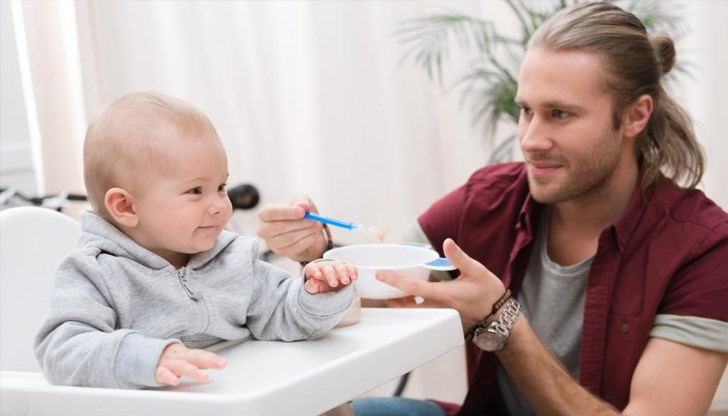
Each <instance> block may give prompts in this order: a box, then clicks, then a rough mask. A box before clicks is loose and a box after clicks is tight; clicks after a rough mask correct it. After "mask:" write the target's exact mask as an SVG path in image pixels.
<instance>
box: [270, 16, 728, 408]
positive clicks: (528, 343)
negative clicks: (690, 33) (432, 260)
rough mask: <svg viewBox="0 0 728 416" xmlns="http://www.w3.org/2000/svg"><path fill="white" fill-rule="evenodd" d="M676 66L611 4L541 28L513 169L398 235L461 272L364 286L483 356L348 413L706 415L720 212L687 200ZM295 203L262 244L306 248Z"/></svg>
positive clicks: (451, 199) (688, 150)
mask: <svg viewBox="0 0 728 416" xmlns="http://www.w3.org/2000/svg"><path fill="white" fill-rule="evenodd" d="M674 61H675V50H674V45H673V43H672V40H670V39H669V38H667V37H664V36H662V37H649V36H648V35H647V33H646V31H645V29H644V27H643V26H642V24H641V23H640V21H639V20H638V19H637V18H636V17H634V16H633V15H632V14H630V13H627V12H625V11H623V10H621V9H619V8H618V7H616V6H613V5H611V4H608V3H584V4H578V5H574V6H571V7H569V8H567V9H565V10H563V11H561V12H560V13H558V14H557V15H555V16H554V17H552V18H551V19H549V21H547V22H546V23H544V25H542V27H540V28H539V30H538V31H537V32H536V33H535V34H534V35H533V37H532V39H531V41H530V43H529V46H528V52H527V54H526V57H525V59H524V61H523V63H522V66H521V70H520V73H519V79H518V92H517V97H516V102H517V104H518V105H519V106H520V108H521V116H520V121H519V128H518V136H519V140H520V146H521V150H522V152H523V155H524V160H525V162H524V163H511V164H503V165H495V166H490V167H486V168H483V169H481V170H479V171H477V172H475V173H474V174H473V175H472V176H471V178H470V179H469V181H468V182H467V183H466V184H465V185H463V186H462V187H460V188H458V189H456V190H455V191H453V192H452V193H450V194H449V195H447V196H445V197H444V198H442V199H441V200H440V201H438V202H436V203H435V204H434V205H433V206H432V207H430V209H428V211H426V212H425V213H424V214H423V215H421V216H420V217H419V218H418V221H417V223H416V224H415V225H414V227H412V229H411V230H409V231H408V236H409V237H410V239H413V240H417V241H427V242H429V243H430V244H432V246H433V247H443V251H444V254H445V255H446V256H447V257H448V258H450V259H451V261H452V262H453V263H454V264H455V266H457V267H458V269H459V271H460V274H459V276H458V277H457V278H456V279H455V280H453V281H451V282H416V281H413V280H411V279H408V278H406V277H405V276H399V275H395V274H393V273H388V272H380V273H379V275H378V277H379V278H380V279H381V280H382V281H384V282H386V283H389V284H391V285H393V286H396V287H398V288H400V289H402V290H404V291H405V292H407V293H409V294H411V295H414V296H420V297H423V298H424V299H425V302H424V303H423V304H422V305H419V306H429V307H432V306H442V307H450V308H454V309H456V310H458V311H459V312H460V315H461V318H462V321H463V328H464V329H465V330H466V335H467V336H468V338H470V337H471V336H472V338H473V341H474V342H475V344H476V345H477V346H478V347H479V348H477V347H473V346H472V345H471V346H470V348H469V350H468V363H469V379H470V387H469V391H468V395H467V397H466V399H465V402H464V403H463V404H462V407H459V406H453V405H448V404H438V405H437V406H436V405H435V404H434V403H433V402H421V401H408V400H404V399H393V398H388V399H360V400H355V401H354V402H353V407H354V410H355V411H356V413H357V414H358V415H379V414H382V415H384V414H389V415H397V414H401V415H405V414H425V413H426V414H433V415H435V414H441V415H442V414H446V413H447V414H455V413H458V412H459V414H466V415H471V414H472V415H478V414H488V415H491V414H519V415H521V414H535V413H539V414H578V415H593V414H618V413H619V412H620V411H621V412H623V413H624V414H630V415H704V414H705V413H706V411H707V409H708V406H709V405H710V402H711V399H712V397H713V395H714V394H715V389H716V387H717V385H718V382H719V380H720V377H721V375H722V374H723V371H724V369H725V367H726V362H727V361H728V278H727V277H726V274H725V270H726V269H727V268H728V214H726V213H725V212H723V211H722V210H721V209H720V208H718V207H717V206H716V205H715V204H714V203H712V202H711V201H710V200H709V199H707V198H706V197H705V196H704V195H703V194H702V192H700V191H698V190H695V189H694V188H695V186H696V185H697V184H698V183H699V182H700V179H701V176H702V173H703V155H702V151H701V149H700V147H699V145H698V144H697V140H696V139H695V137H694V134H693V132H692V127H691V124H690V121H689V119H688V118H687V116H685V115H684V113H683V112H682V110H681V109H680V107H679V106H678V105H677V104H676V103H675V102H674V101H672V99H671V98H670V97H669V96H668V95H667V94H666V93H665V91H664V90H663V88H662V86H661V85H660V79H661V77H662V76H663V75H664V74H666V73H667V72H669V70H670V69H671V67H672V65H673V63H674ZM307 208H313V209H315V207H310V206H309V205H307V203H305V202H304V203H301V204H299V205H298V206H288V207H283V206H268V207H265V208H263V209H262V210H261V212H260V218H261V220H262V221H263V224H262V225H261V228H260V230H259V235H260V236H261V237H263V238H265V239H266V241H267V243H268V246H269V247H270V248H272V249H273V250H274V251H276V252H277V253H279V254H283V255H287V256H289V257H292V258H296V259H298V260H309V259H312V258H314V257H316V256H317V255H320V253H321V251H322V250H323V248H324V246H325V244H326V241H325V238H323V237H322V233H321V232H320V228H318V227H319V226H318V225H315V224H308V223H307V222H306V221H302V220H301V218H302V217H303V210H304V209H307ZM455 242H457V245H456V244H455ZM458 246H459V247H458ZM460 247H462V250H461V248H460ZM465 253H468V254H469V255H470V256H472V258H471V257H469V256H468V255H466V254H465ZM506 287H507V288H509V289H510V292H511V293H512V298H511V299H508V292H505V291H504V288H506ZM411 306H412V307H417V306H415V305H411ZM484 317H485V318H484Z"/></svg>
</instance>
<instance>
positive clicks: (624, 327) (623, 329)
mask: <svg viewBox="0 0 728 416" xmlns="http://www.w3.org/2000/svg"><path fill="white" fill-rule="evenodd" d="M619 330H620V331H622V332H623V333H625V334H626V333H627V332H629V324H622V326H620V327H619Z"/></svg>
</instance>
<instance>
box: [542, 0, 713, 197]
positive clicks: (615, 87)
mask: <svg viewBox="0 0 728 416" xmlns="http://www.w3.org/2000/svg"><path fill="white" fill-rule="evenodd" d="M528 47H529V48H532V47H543V48H546V49H550V50H573V51H584V52H587V53H592V54H594V55H596V56H599V57H600V58H601V59H602V60H603V62H604V63H605V67H604V75H605V76H604V83H605V85H604V87H605V88H606V90H607V91H609V92H610V93H611V94H612V96H613V97H614V114H613V117H614V119H613V125H614V127H615V129H616V128H619V126H620V125H621V122H622V120H621V112H622V111H621V110H623V109H624V108H626V107H627V106H629V105H630V104H633V103H634V102H635V101H636V100H637V99H638V98H639V97H641V96H643V95H645V94H648V95H649V96H651V97H652V100H653V102H654V109H653V112H652V115H651V117H650V120H649V122H648V124H647V127H646V128H645V130H644V131H642V133H640V135H639V136H638V137H637V140H636V141H635V154H636V155H637V157H638V161H639V163H640V166H641V169H642V172H643V176H642V190H643V192H644V191H646V190H647V188H648V187H649V186H650V185H651V184H652V183H653V182H654V181H655V180H657V179H658V178H659V177H660V176H662V175H665V176H667V177H668V178H670V179H671V180H672V181H673V182H674V183H675V184H678V185H680V184H681V183H682V184H683V186H685V187H686V188H690V189H692V188H694V187H695V186H697V184H698V183H700V180H701V179H702V176H703V172H704V170H705V157H704V155H703V150H702V148H701V147H700V144H699V143H698V141H697V138H696V137H695V133H694V131H693V126H692V122H691V121H690V118H689V117H688V115H687V114H686V113H685V111H684V110H683V109H682V108H681V107H680V105H678V104H677V103H676V102H675V101H674V100H673V99H672V98H671V97H670V96H669V95H668V94H667V92H665V90H664V89H663V87H662V85H661V83H660V79H661V78H662V76H663V75H665V74H667V73H668V72H670V70H671V69H672V67H673V65H674V64H675V44H674V43H673V41H672V39H671V38H670V37H668V36H666V35H653V36H650V35H648V34H647V30H646V29H645V27H644V25H643V24H642V22H641V21H640V20H639V19H638V18H637V17H636V16H634V15H633V14H632V13H629V12H626V11H624V10H622V9H620V8H619V7H617V6H614V5H612V4H609V3H604V2H596V3H580V4H576V5H573V6H571V7H568V8H566V9H563V10H561V11H560V12H559V13H557V14H555V15H554V16H553V17H551V18H550V19H549V20H547V21H546V22H545V23H544V24H543V25H541V26H540V27H539V28H538V30H537V31H536V32H535V33H534V35H533V37H532V38H531V40H530V41H529V44H528Z"/></svg>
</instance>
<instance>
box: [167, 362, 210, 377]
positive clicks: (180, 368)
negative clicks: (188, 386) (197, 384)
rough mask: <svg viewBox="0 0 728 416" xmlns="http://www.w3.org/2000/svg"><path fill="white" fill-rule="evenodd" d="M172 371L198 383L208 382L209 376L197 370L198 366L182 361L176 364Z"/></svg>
mask: <svg viewBox="0 0 728 416" xmlns="http://www.w3.org/2000/svg"><path fill="white" fill-rule="evenodd" d="M172 371H174V372H175V373H176V374H178V375H179V376H187V377H189V378H191V379H193V380H197V381H206V380H207V378H208V376H207V374H205V373H204V372H203V371H202V370H200V369H199V368H197V366H196V365H194V364H191V363H188V362H186V361H181V360H180V361H177V362H176V363H175V366H174V367H173V368H172Z"/></svg>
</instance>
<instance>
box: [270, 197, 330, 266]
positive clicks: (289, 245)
mask: <svg viewBox="0 0 728 416" xmlns="http://www.w3.org/2000/svg"><path fill="white" fill-rule="evenodd" d="M306 211H311V212H318V209H317V208H316V205H314V203H313V202H312V201H311V200H310V199H309V198H307V197H304V196H297V197H294V198H292V200H291V203H290V204H289V205H278V204H268V205H265V206H264V207H263V208H261V209H260V210H259V211H258V218H259V219H260V222H261V224H260V227H259V228H258V236H259V237H260V238H262V239H263V240H265V244H266V246H267V247H268V248H269V249H270V250H271V251H273V252H274V253H276V254H278V255H281V256H285V257H288V258H290V259H293V260H296V261H311V260H314V259H317V258H319V257H321V255H322V254H323V252H324V250H326V244H327V242H326V237H325V236H324V232H323V224H321V223H319V222H317V221H310V220H306V219H304V218H303V216H304V215H305V214H306Z"/></svg>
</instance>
